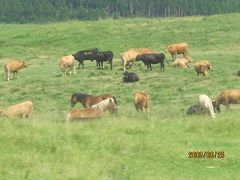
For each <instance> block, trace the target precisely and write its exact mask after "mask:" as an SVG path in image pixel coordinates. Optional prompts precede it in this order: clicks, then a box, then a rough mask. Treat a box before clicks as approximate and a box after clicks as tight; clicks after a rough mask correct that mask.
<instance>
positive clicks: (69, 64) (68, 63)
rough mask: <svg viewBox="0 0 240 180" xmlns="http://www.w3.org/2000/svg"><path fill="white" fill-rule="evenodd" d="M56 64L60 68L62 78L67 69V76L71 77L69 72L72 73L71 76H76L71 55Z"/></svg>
mask: <svg viewBox="0 0 240 180" xmlns="http://www.w3.org/2000/svg"><path fill="white" fill-rule="evenodd" d="M58 64H59V66H60V69H61V71H62V76H66V74H67V71H68V69H69V70H70V71H69V74H70V75H71V70H72V71H73V74H76V70H75V64H74V57H73V56H72V55H69V56H63V57H62V58H61V59H60V60H59V61H58Z"/></svg>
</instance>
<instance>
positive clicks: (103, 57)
mask: <svg viewBox="0 0 240 180" xmlns="http://www.w3.org/2000/svg"><path fill="white" fill-rule="evenodd" d="M95 59H96V62H97V68H98V69H100V67H101V68H102V69H103V62H104V61H108V63H109V64H110V69H111V70H112V60H113V52H112V51H104V52H98V53H97V55H96V57H95Z"/></svg>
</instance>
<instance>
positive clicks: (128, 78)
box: [122, 71, 139, 83]
mask: <svg viewBox="0 0 240 180" xmlns="http://www.w3.org/2000/svg"><path fill="white" fill-rule="evenodd" d="M122 79H123V81H124V82H126V83H128V82H137V81H139V76H138V75H137V74H135V73H133V72H130V73H129V72H127V71H125V72H124V73H123V77H122Z"/></svg>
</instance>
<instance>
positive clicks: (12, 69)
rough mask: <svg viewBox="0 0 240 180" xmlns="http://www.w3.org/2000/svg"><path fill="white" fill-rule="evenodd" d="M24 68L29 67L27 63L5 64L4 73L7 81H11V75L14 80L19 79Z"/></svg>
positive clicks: (11, 62)
mask: <svg viewBox="0 0 240 180" xmlns="http://www.w3.org/2000/svg"><path fill="white" fill-rule="evenodd" d="M24 67H27V63H26V61H21V60H11V61H9V62H7V63H5V64H4V71H5V75H6V79H7V81H9V75H10V73H13V78H16V77H17V78H19V76H18V71H19V70H20V69H22V68H24Z"/></svg>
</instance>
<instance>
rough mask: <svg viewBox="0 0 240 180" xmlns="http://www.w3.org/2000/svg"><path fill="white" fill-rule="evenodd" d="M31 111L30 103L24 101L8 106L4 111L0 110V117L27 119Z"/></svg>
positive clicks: (31, 104)
mask: <svg viewBox="0 0 240 180" xmlns="http://www.w3.org/2000/svg"><path fill="white" fill-rule="evenodd" d="M32 111H33V103H32V101H25V102H22V103H19V104H16V105H12V106H9V107H7V108H5V109H0V115H1V116H6V117H10V118H11V117H22V118H28V117H29V116H31V114H32Z"/></svg>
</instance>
